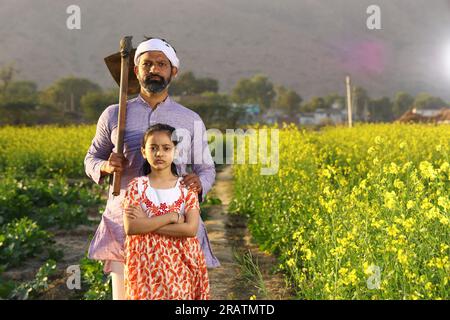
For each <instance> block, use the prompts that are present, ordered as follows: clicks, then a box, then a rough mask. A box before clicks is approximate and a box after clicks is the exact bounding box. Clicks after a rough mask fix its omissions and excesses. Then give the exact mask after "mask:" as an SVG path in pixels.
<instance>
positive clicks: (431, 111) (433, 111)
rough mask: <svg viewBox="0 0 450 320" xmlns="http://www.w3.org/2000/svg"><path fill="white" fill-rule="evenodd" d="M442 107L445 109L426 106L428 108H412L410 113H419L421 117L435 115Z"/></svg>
mask: <svg viewBox="0 0 450 320" xmlns="http://www.w3.org/2000/svg"><path fill="white" fill-rule="evenodd" d="M442 109H445V108H428V109H417V108H414V109H412V110H411V111H412V113H414V114H418V115H421V116H423V117H435V116H437V115H438V114H439V113H440V112H441V110H442Z"/></svg>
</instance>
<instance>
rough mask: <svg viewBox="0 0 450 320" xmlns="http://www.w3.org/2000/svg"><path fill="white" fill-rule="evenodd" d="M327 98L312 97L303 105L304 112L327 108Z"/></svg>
mask: <svg viewBox="0 0 450 320" xmlns="http://www.w3.org/2000/svg"><path fill="white" fill-rule="evenodd" d="M325 108H326V104H325V100H324V99H323V98H321V97H312V98H311V100H310V101H309V102H307V103H305V104H304V105H303V106H302V107H301V111H302V112H314V111H316V110H317V109H325Z"/></svg>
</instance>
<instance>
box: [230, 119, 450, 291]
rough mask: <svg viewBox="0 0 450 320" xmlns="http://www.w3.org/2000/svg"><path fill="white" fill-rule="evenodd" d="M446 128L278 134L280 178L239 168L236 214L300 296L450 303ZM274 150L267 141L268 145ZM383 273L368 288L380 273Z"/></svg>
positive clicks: (449, 141)
mask: <svg viewBox="0 0 450 320" xmlns="http://www.w3.org/2000/svg"><path fill="white" fill-rule="evenodd" d="M448 132H449V128H448V126H447V125H441V126H434V125H433V126H429V125H401V124H395V125H393V124H377V125H373V124H371V125H368V124H367V125H357V126H355V127H353V128H351V129H348V128H342V127H337V128H324V129H323V130H321V131H320V132H307V131H305V130H298V128H297V127H295V126H293V125H292V126H286V127H284V128H283V129H282V130H280V132H279V150H280V154H279V163H278V168H279V170H278V171H277V173H276V174H274V175H263V174H261V168H265V167H267V166H268V165H266V164H264V165H263V164H261V163H258V164H254V165H252V164H244V165H236V166H234V167H233V174H234V193H235V196H234V199H233V202H232V203H231V204H230V210H232V211H234V212H239V213H241V214H245V215H246V216H247V217H248V226H249V230H250V231H251V233H252V236H253V238H254V239H255V240H256V241H257V242H258V244H259V245H260V247H261V248H262V249H263V250H267V251H269V252H271V253H274V254H276V255H277V256H278V258H279V265H278V268H279V269H280V270H283V271H285V272H286V274H287V276H288V279H289V280H290V282H291V283H292V284H293V285H294V286H295V288H296V291H297V294H298V297H299V298H302V299H448V298H449V296H450V286H449V284H448V282H449V278H448V275H449V271H450V261H449V257H450V255H449V253H450V249H449V239H450V229H449V224H450V220H449V210H450V198H449V195H450V179H449V178H450V164H449V163H450V135H449V134H448ZM268 144H270V142H268ZM371 266H377V267H379V268H380V269H381V279H379V281H378V282H379V287H378V288H371V287H370V286H369V285H368V283H369V282H368V281H369V280H370V279H374V278H375V276H376V274H374V270H373V268H371Z"/></svg>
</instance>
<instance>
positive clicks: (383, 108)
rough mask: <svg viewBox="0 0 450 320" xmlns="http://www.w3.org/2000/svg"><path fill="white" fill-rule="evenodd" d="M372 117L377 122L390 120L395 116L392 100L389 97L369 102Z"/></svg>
mask: <svg viewBox="0 0 450 320" xmlns="http://www.w3.org/2000/svg"><path fill="white" fill-rule="evenodd" d="M369 114H370V119H371V120H372V121H376V122H389V121H392V120H393V118H394V114H393V112H392V102H391V100H390V99H389V98H387V97H383V98H381V99H377V100H372V101H370V102H369Z"/></svg>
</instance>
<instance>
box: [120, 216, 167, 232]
mask: <svg viewBox="0 0 450 320" xmlns="http://www.w3.org/2000/svg"><path fill="white" fill-rule="evenodd" d="M170 219H171V218H170V215H168V214H167V215H166V214H165V215H162V216H158V217H152V218H137V219H128V221H125V223H124V227H125V233H126V234H127V235H137V234H146V233H150V232H154V231H155V230H158V229H160V228H161V227H165V226H168V225H169V224H171V223H172V222H171V220H170ZM127 222H128V223H127Z"/></svg>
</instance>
